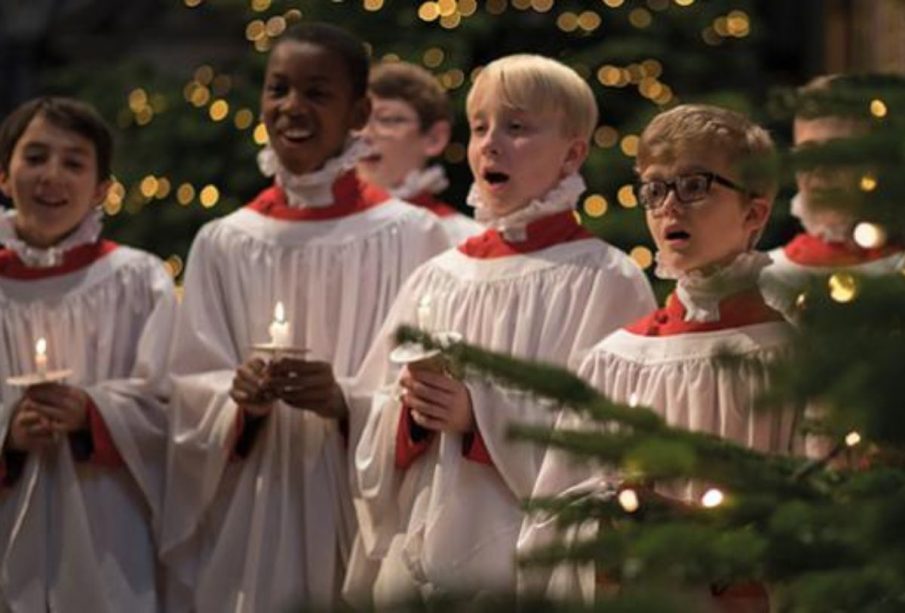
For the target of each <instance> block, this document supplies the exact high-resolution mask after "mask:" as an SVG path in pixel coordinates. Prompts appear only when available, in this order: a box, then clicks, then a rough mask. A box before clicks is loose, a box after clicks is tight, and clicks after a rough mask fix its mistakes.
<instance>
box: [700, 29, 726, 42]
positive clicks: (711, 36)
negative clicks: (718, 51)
mask: <svg viewBox="0 0 905 613" xmlns="http://www.w3.org/2000/svg"><path fill="white" fill-rule="evenodd" d="M701 38H702V39H703V40H704V42H705V43H707V44H708V45H710V46H711V47H715V46H717V45H719V44H720V43H722V42H723V39H722V38H721V37H720V35H719V34H718V33H717V31H716V30H714V29H713V28H712V27H710V26H707V27H706V28H704V29H703V30H701Z"/></svg>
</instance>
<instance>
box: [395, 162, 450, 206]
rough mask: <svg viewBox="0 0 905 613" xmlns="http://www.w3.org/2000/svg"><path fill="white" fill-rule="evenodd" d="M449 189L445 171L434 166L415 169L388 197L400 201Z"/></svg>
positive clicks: (440, 167) (437, 165)
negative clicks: (393, 197)
mask: <svg viewBox="0 0 905 613" xmlns="http://www.w3.org/2000/svg"><path fill="white" fill-rule="evenodd" d="M447 187H449V180H448V179H447V178H446V170H444V169H443V167H442V166H440V165H439V164H436V165H434V166H431V167H429V168H423V169H422V168H416V169H415V170H413V171H411V172H410V173H408V174H407V175H405V178H404V179H403V180H402V183H400V184H399V185H397V186H396V187H394V188H393V189H391V190H390V195H392V196H395V197H396V198H399V199H400V200H408V199H409V198H414V197H415V196H418V195H420V194H423V193H425V192H427V193H428V194H439V193H440V192H442V191H443V190H444V189H446V188H447Z"/></svg>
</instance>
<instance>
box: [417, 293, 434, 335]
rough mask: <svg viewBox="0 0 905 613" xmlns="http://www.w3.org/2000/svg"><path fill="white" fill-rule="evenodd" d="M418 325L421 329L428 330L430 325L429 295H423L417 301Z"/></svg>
mask: <svg viewBox="0 0 905 613" xmlns="http://www.w3.org/2000/svg"><path fill="white" fill-rule="evenodd" d="M417 318H418V327H419V328H420V329H422V330H429V329H430V327H431V323H432V322H431V297H430V295H427V296H423V297H422V298H421V300H419V301H418V313H417Z"/></svg>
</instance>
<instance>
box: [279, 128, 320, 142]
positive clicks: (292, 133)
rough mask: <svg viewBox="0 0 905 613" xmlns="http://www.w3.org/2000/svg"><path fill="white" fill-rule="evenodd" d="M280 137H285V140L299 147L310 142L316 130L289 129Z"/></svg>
mask: <svg viewBox="0 0 905 613" xmlns="http://www.w3.org/2000/svg"><path fill="white" fill-rule="evenodd" d="M280 136H282V137H283V140H285V141H288V142H290V143H292V144H294V145H298V144H302V143H304V142H306V141H308V140H310V139H311V137H312V136H314V130H311V129H310V128H289V129H287V130H283V132H282V133H281V134H280Z"/></svg>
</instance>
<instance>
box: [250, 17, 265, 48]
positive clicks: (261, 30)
mask: <svg viewBox="0 0 905 613" xmlns="http://www.w3.org/2000/svg"><path fill="white" fill-rule="evenodd" d="M266 35H267V26H266V25H264V21H263V20H261V19H255V20H253V21H250V22H248V25H247V26H245V38H247V39H248V40H250V41H252V42H254V41H256V40H258V39H260V38H262V37H263V36H266Z"/></svg>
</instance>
